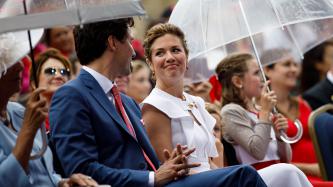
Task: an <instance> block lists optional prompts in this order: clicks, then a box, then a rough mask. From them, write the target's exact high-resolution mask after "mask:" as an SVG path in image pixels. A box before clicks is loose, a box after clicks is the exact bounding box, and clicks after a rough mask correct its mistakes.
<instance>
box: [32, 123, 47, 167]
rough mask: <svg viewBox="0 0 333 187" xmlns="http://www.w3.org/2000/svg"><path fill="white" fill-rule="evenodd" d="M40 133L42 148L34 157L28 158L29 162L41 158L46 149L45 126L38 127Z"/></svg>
mask: <svg viewBox="0 0 333 187" xmlns="http://www.w3.org/2000/svg"><path fill="white" fill-rule="evenodd" d="M40 132H41V135H42V141H43V145H42V148H41V149H40V151H39V152H38V153H36V154H34V155H31V156H30V160H35V159H38V158H40V157H42V156H43V155H44V153H45V151H46V149H47V136H46V129H45V125H42V126H41V127H40Z"/></svg>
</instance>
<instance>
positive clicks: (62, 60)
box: [30, 48, 71, 131]
mask: <svg viewBox="0 0 333 187" xmlns="http://www.w3.org/2000/svg"><path fill="white" fill-rule="evenodd" d="M36 66H37V67H36V70H37V71H36V77H37V80H35V79H34V76H33V72H31V73H30V80H31V82H30V83H31V86H32V87H36V86H37V87H42V88H46V91H45V92H44V93H43V96H44V97H45V99H46V100H47V103H48V104H49V103H50V102H51V98H52V95H53V94H54V93H55V91H57V90H58V88H60V86H62V85H63V84H65V83H66V82H67V81H69V80H70V78H71V71H70V69H71V65H70V61H69V60H68V59H67V58H66V57H65V56H63V55H62V54H61V52H60V51H58V50H57V49H54V48H49V49H48V50H46V51H45V52H43V53H41V54H40V55H38V57H37V59H36ZM45 124H46V130H47V131H48V130H49V123H48V118H47V119H46V123H45Z"/></svg>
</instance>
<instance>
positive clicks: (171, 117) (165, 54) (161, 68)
mask: <svg viewBox="0 0 333 187" xmlns="http://www.w3.org/2000/svg"><path fill="white" fill-rule="evenodd" d="M144 46H145V54H146V57H147V59H148V64H149V65H150V67H151V69H152V71H153V72H155V77H156V86H155V88H154V89H153V91H152V92H151V93H150V94H149V96H148V97H147V98H146V99H145V100H144V101H143V103H144V105H143V108H142V114H143V121H144V124H145V127H146V130H147V133H148V137H149V138H150V140H151V142H152V145H153V147H154V149H155V151H156V153H157V156H158V158H159V159H160V160H161V161H162V162H165V161H166V160H165V159H164V158H163V154H164V153H163V150H164V149H167V150H172V149H174V148H175V147H176V145H177V143H181V144H183V145H187V146H188V147H189V148H192V147H195V148H196V150H195V152H194V153H192V154H191V155H189V157H188V163H189V164H191V163H200V166H199V167H195V168H191V171H190V174H193V176H195V175H199V174H201V173H206V172H207V171H209V172H211V171H224V170H226V171H227V170H229V169H230V168H234V167H239V166H231V167H226V168H220V167H223V165H218V164H217V163H215V162H214V160H213V159H211V158H214V157H218V156H219V153H218V152H217V148H216V144H215V138H214V136H213V128H214V126H215V123H216V121H215V119H214V118H213V117H212V116H211V115H210V114H209V113H208V112H207V110H206V109H205V103H204V101H203V99H201V98H200V97H196V96H192V95H190V94H187V93H185V92H184V83H183V81H184V74H185V71H186V66H187V63H188V62H187V55H188V50H187V48H186V43H185V41H184V34H183V33H182V31H181V30H180V29H179V28H178V27H176V26H174V25H172V24H161V25H157V26H154V27H152V28H151V29H150V30H149V31H148V32H147V35H146V38H145V42H144ZM220 154H221V153H220ZM221 156H222V155H221ZM286 172H288V175H285V177H284V179H285V180H282V181H281V178H280V176H281V175H282V174H284V173H286ZM298 172H300V174H299V173H298ZM259 174H260V175H261V177H263V180H264V181H265V182H266V184H267V185H268V186H293V187H294V186H299V185H300V184H305V185H301V186H307V185H306V184H307V179H306V177H305V176H304V174H303V176H304V178H305V182H304V183H303V182H302V180H303V178H302V172H301V171H299V170H298V169H297V168H296V167H294V166H292V165H290V166H289V165H276V166H272V167H270V168H268V169H266V170H263V171H261V173H260V172H259ZM270 174H271V175H270ZM298 175H300V177H296V176H298ZM219 177H223V175H221V176H217V178H215V179H213V180H217V179H218V178H219ZM297 184H298V185H297Z"/></svg>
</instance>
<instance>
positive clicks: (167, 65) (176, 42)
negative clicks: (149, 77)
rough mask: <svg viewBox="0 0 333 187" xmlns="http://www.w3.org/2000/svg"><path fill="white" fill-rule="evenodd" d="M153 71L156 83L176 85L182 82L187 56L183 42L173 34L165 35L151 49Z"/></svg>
mask: <svg viewBox="0 0 333 187" xmlns="http://www.w3.org/2000/svg"><path fill="white" fill-rule="evenodd" d="M151 51H152V53H151V54H152V57H151V62H149V64H150V65H151V68H152V71H154V72H155V77H156V81H157V82H159V81H162V82H167V83H171V84H172V83H176V82H178V81H182V80H183V77H184V74H185V71H186V63H187V56H186V53H185V49H184V47H183V44H182V42H181V40H180V39H179V38H178V37H177V36H175V35H172V34H165V35H163V36H161V37H160V38H157V39H156V40H155V42H154V43H153V45H152V47H151Z"/></svg>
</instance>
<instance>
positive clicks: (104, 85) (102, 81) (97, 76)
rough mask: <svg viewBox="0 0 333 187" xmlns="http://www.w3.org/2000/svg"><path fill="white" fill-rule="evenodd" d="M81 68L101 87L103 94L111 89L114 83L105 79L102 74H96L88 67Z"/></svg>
mask: <svg viewBox="0 0 333 187" xmlns="http://www.w3.org/2000/svg"><path fill="white" fill-rule="evenodd" d="M82 68H83V69H84V70H85V71H87V72H88V73H89V74H90V75H91V76H93V77H94V78H95V79H96V81H97V82H98V84H99V85H100V86H101V87H102V89H103V91H104V93H106V94H107V93H108V92H109V91H110V90H111V88H112V87H113V85H114V83H113V81H111V80H110V79H108V78H107V77H105V76H104V75H103V74H101V73H99V72H97V71H96V70H94V69H92V68H90V67H88V66H82Z"/></svg>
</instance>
